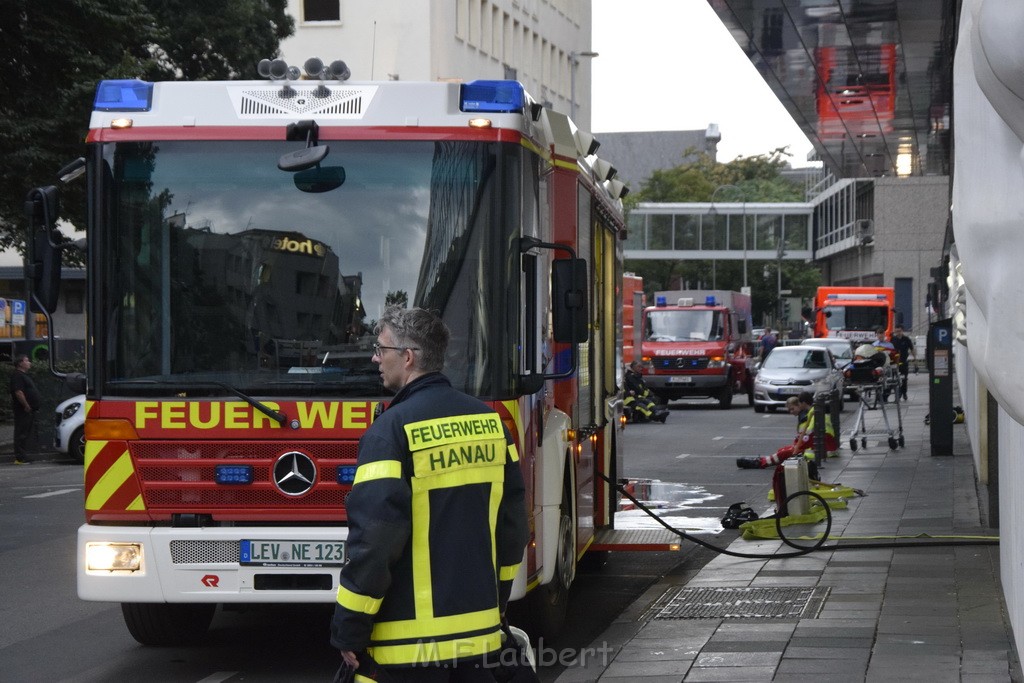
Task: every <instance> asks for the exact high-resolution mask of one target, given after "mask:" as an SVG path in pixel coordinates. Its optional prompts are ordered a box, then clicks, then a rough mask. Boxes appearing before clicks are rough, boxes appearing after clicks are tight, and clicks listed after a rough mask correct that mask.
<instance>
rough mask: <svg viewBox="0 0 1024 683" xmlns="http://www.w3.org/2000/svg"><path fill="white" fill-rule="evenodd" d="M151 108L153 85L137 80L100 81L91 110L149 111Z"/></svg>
mask: <svg viewBox="0 0 1024 683" xmlns="http://www.w3.org/2000/svg"><path fill="white" fill-rule="evenodd" d="M152 107H153V84H152V83H146V82H145V81H140V80H137V79H132V80H122V81H100V84H99V86H97V88H96V99H95V101H94V102H93V109H96V110H97V111H149V110H150V109H151V108H152Z"/></svg>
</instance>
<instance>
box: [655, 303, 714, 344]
mask: <svg viewBox="0 0 1024 683" xmlns="http://www.w3.org/2000/svg"><path fill="white" fill-rule="evenodd" d="M723 334H724V331H723V329H722V323H721V315H720V313H719V312H718V311H698V310H692V311H670V310H665V311H651V312H649V313H648V314H647V320H646V324H645V325H644V339H645V340H647V341H654V342H680V341H718V340H720V339H721V338H722V335H723Z"/></svg>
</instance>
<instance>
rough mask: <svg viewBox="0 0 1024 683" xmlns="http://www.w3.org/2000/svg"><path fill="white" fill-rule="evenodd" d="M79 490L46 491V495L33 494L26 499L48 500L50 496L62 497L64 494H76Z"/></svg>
mask: <svg viewBox="0 0 1024 683" xmlns="http://www.w3.org/2000/svg"><path fill="white" fill-rule="evenodd" d="M80 490H81V489H61V490H60V491H47V492H46V493H35V494H32V495H31V496H25V497H26V498H49V497H50V496H63V495H64V494H65V493H76V492H78V491H80Z"/></svg>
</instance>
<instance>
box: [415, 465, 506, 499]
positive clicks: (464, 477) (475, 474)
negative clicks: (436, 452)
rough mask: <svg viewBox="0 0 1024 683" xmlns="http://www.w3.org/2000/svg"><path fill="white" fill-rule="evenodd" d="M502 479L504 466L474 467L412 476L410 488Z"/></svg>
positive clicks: (483, 482)
mask: <svg viewBox="0 0 1024 683" xmlns="http://www.w3.org/2000/svg"><path fill="white" fill-rule="evenodd" d="M504 480H505V468H503V467H474V468H472V469H468V470H456V471H454V472H448V473H446V474H438V475H437V476H433V477H414V478H413V480H412V490H413V492H414V493H415V492H416V491H431V490H433V489H446V488H451V487H454V486H465V485H467V484H495V483H499V482H502V481H504ZM499 490H500V489H499Z"/></svg>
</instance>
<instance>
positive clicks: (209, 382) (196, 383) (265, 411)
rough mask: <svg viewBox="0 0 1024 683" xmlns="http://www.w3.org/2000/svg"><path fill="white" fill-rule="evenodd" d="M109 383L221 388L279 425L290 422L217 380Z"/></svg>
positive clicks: (276, 412) (134, 380)
mask: <svg viewBox="0 0 1024 683" xmlns="http://www.w3.org/2000/svg"><path fill="white" fill-rule="evenodd" d="M109 383H110V384H112V385H114V384H158V385H169V384H173V385H178V384H182V383H184V384H187V385H188V386H190V387H195V386H202V385H204V384H205V385H207V386H215V387H220V388H221V389H225V390H227V391H228V392H230V393H231V394H234V395H235V396H237V397H238V398H240V399H242V400H243V401H245V402H246V403H248V404H249V405H251V406H252V407H253V408H255V409H256V410H258V411H260V412H261V413H263V414H264V415H266V416H267V417H269V418H270V419H271V420H275V421H276V422H277V423H278V424H279V425H282V426H283V425H284V423H285V422H287V421H288V416H287V415H285V414H284V413H282V412H280V411H277V410H274V409H273V408H271V407H270V406H268V405H266V404H265V403H261V402H260V401H258V400H256V399H255V398H253V397H252V396H249V395H248V394H246V393H245V392H243V391H241V390H240V389H236V388H235V387H233V386H231V385H230V384H227V383H226V382H219V381H217V380H215V379H201V380H187V381H184V382H183V380H181V379H175V380H171V379H162V378H161V379H115V380H111V381H110V382H109Z"/></svg>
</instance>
